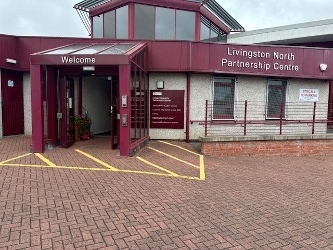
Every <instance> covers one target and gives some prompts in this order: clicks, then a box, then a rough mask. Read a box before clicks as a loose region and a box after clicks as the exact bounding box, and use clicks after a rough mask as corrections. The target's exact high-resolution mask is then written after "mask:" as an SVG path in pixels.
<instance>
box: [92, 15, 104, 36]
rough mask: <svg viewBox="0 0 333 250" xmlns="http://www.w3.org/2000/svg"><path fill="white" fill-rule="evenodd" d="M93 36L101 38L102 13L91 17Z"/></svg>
mask: <svg viewBox="0 0 333 250" xmlns="http://www.w3.org/2000/svg"><path fill="white" fill-rule="evenodd" d="M93 38H103V14H102V15H99V16H94V17H93Z"/></svg>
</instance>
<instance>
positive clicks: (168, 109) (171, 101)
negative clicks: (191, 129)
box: [150, 90, 185, 129]
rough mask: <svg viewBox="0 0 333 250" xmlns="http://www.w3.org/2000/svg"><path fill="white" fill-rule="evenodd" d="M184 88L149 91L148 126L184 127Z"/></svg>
mask: <svg viewBox="0 0 333 250" xmlns="http://www.w3.org/2000/svg"><path fill="white" fill-rule="evenodd" d="M184 93H185V91H184V90H151V91H150V128H168V129H184Z"/></svg>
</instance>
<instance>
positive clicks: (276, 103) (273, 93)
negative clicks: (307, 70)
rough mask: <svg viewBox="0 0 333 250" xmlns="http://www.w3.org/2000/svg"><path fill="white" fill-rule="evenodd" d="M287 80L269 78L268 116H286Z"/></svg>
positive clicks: (270, 117)
mask: <svg viewBox="0 0 333 250" xmlns="http://www.w3.org/2000/svg"><path fill="white" fill-rule="evenodd" d="M286 92H287V80H277V79H269V80H268V83H267V103H266V118H268V119H278V118H281V116H282V118H285V102H286Z"/></svg>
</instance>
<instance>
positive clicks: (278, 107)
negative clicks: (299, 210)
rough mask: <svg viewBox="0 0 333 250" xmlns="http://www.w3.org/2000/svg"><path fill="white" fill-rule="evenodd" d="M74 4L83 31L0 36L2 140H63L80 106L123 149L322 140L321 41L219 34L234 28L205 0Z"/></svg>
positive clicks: (328, 74)
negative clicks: (156, 143)
mask: <svg viewBox="0 0 333 250" xmlns="http://www.w3.org/2000/svg"><path fill="white" fill-rule="evenodd" d="M74 7H75V8H76V9H77V10H78V12H79V14H80V16H81V18H82V21H83V23H84V24H85V26H86V28H87V29H88V30H89V31H91V36H92V38H89V39H84V38H54V37H21V36H8V35H1V36H0V48H1V52H0V69H1V96H0V98H1V100H2V104H3V105H2V107H1V109H0V114H1V117H2V119H1V120H0V124H1V126H0V136H1V137H2V136H8V135H13V134H27V135H30V134H31V135H32V151H33V152H43V151H44V150H45V148H47V147H48V146H62V147H70V146H71V145H73V144H74V143H75V139H76V136H77V133H76V131H77V128H76V125H75V117H77V115H80V114H82V113H85V112H88V113H89V115H90V117H91V119H92V120H93V123H92V125H91V131H92V132H93V133H96V134H97V133H104V132H110V148H119V149H120V154H121V155H124V156H129V155H132V154H133V153H135V151H136V150H137V149H138V148H139V147H140V146H141V145H142V144H143V143H144V142H145V141H147V140H148V139H149V138H151V139H177V140H178V139H180V140H186V141H190V140H198V139H200V140H201V141H202V144H203V145H210V146H209V147H208V149H207V148H205V147H203V148H202V149H203V152H205V153H209V151H210V150H211V145H212V144H209V143H211V142H212V141H213V142H214V144H215V145H216V144H217V141H218V142H219V143H220V142H225V141H230V140H232V141H235V140H236V141H237V142H240V143H242V144H244V141H249V140H255V141H267V140H270V141H280V140H288V138H289V139H290V138H292V136H296V135H297V136H296V137H293V138H294V139H295V140H296V139H297V140H299V139H303V140H308V139H311V140H313V139H323V138H324V137H325V138H326V139H327V138H330V137H329V136H327V133H326V132H327V128H328V120H327V117H328V112H329V111H328V109H329V107H330V106H331V104H330V103H329V100H328V98H329V93H330V92H329V85H330V84H329V83H330V81H331V80H332V79H333V70H332V69H331V65H333V50H332V49H329V48H317V47H316V48H310V47H304V46H285V45H266V44H265V45H263V44H260V45H257V44H255V45H254V44H234V43H227V42H226V41H227V40H228V37H229V36H230V33H232V32H243V31H244V28H243V27H242V26H241V25H240V24H239V23H238V22H237V21H236V20H235V19H234V18H233V17H231V16H230V15H229V14H228V13H227V12H226V11H225V10H224V9H223V8H222V7H221V6H219V5H218V4H217V2H216V1H215V0H210V1H203V2H201V1H188V0H171V1H170V0H160V1H150V0H135V1H129V0H119V1H114V0H95V1H92V0H84V1H82V2H80V3H78V4H76V5H75V6H74ZM244 34H245V33H244ZM235 36H236V35H235ZM1 128H2V129H1ZM267 135H270V137H269V138H268V137H267ZM273 135H274V136H273ZM253 136H254V137H255V139H253V138H254V137H253ZM281 136H284V137H281ZM285 136H287V137H285ZM288 136H289V137H288ZM251 138H252V139H251ZM267 138H268V139H267Z"/></svg>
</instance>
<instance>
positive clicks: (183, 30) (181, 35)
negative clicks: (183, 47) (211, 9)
mask: <svg viewBox="0 0 333 250" xmlns="http://www.w3.org/2000/svg"><path fill="white" fill-rule="evenodd" d="M194 38H195V13H194V12H189V11H184V10H176V40H194Z"/></svg>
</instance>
